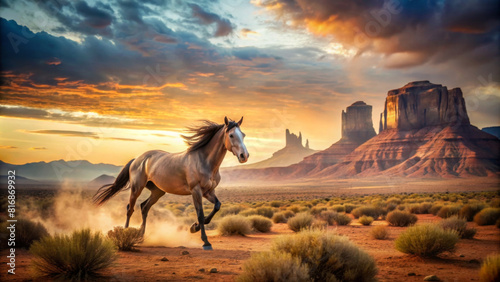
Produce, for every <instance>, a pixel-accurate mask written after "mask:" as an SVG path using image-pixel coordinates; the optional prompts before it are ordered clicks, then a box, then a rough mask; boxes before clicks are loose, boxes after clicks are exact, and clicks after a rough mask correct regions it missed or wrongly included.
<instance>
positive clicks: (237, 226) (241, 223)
mask: <svg viewBox="0 0 500 282" xmlns="http://www.w3.org/2000/svg"><path fill="white" fill-rule="evenodd" d="M217 230H218V231H219V233H220V234H221V235H223V236H230V235H243V236H244V235H247V234H249V233H250V232H251V231H252V223H251V222H250V220H249V219H248V218H246V217H244V216H241V215H230V216H226V217H224V218H223V219H221V220H220V221H219V225H218V226H217Z"/></svg>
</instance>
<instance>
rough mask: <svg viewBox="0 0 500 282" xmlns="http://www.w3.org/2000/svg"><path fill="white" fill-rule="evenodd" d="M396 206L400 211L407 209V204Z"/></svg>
mask: <svg viewBox="0 0 500 282" xmlns="http://www.w3.org/2000/svg"><path fill="white" fill-rule="evenodd" d="M396 208H397V209H398V210H400V211H404V210H405V209H406V205H398V206H397V207H396Z"/></svg>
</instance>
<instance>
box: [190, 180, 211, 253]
mask: <svg viewBox="0 0 500 282" xmlns="http://www.w3.org/2000/svg"><path fill="white" fill-rule="evenodd" d="M191 194H192V195H193V203H194V208H195V209H196V214H197V216H198V227H199V229H200V230H201V240H203V242H204V243H205V244H203V249H204V250H212V245H211V244H210V243H209V242H208V238H207V234H206V233H205V216H204V215H203V203H202V200H203V192H202V190H201V187H200V185H196V187H194V188H193V189H192V191H191ZM191 229H193V227H191Z"/></svg>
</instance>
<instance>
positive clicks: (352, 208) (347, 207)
mask: <svg viewBox="0 0 500 282" xmlns="http://www.w3.org/2000/svg"><path fill="white" fill-rule="evenodd" d="M357 207H358V206H356V205H351V204H345V205H344V208H345V212H346V213H351V212H352V211H353V210H354V209H355V208H357Z"/></svg>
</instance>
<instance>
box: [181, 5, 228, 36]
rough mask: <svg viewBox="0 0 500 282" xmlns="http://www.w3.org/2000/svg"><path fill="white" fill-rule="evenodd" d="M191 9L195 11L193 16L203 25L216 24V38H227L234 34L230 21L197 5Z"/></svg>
mask: <svg viewBox="0 0 500 282" xmlns="http://www.w3.org/2000/svg"><path fill="white" fill-rule="evenodd" d="M190 7H191V9H193V16H194V17H195V18H197V19H199V20H200V22H201V23H202V24H205V25H210V24H213V23H215V24H216V26H217V27H216V30H215V33H214V36H215V37H221V36H227V35H230V34H231V33H233V29H234V27H233V24H232V23H231V22H230V21H229V20H228V19H225V18H222V17H220V16H219V15H216V14H214V13H210V12H207V11H205V10H203V9H202V8H201V7H200V6H198V5H196V4H191V5H190Z"/></svg>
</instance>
